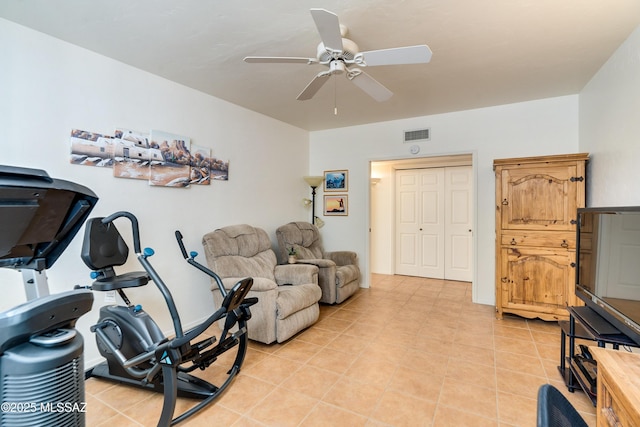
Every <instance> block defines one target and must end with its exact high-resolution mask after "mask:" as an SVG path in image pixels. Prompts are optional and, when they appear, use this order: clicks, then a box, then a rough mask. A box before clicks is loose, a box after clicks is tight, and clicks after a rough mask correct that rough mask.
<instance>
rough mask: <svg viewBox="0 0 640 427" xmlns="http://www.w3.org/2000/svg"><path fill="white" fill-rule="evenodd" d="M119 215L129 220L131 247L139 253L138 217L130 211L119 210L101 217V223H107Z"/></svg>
mask: <svg viewBox="0 0 640 427" xmlns="http://www.w3.org/2000/svg"><path fill="white" fill-rule="evenodd" d="M120 217H125V218H128V219H129V221H131V229H132V231H133V249H134V251H135V253H137V254H139V253H141V252H142V250H141V249H140V229H139V227H138V218H136V217H135V216H134V215H133V214H132V213H131V212H126V211H119V212H116V213H112V214H111V215H109V216H108V217H105V218H102V223H103V224H108V223H110V222H113V221H115V220H116V219H117V218H120Z"/></svg>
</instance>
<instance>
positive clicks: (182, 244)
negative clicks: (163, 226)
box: [176, 230, 189, 259]
mask: <svg viewBox="0 0 640 427" xmlns="http://www.w3.org/2000/svg"><path fill="white" fill-rule="evenodd" d="M176 240H177V241H178V246H180V252H182V256H183V257H184V259H189V255H187V249H185V247H184V242H183V241H182V233H181V232H180V230H176Z"/></svg>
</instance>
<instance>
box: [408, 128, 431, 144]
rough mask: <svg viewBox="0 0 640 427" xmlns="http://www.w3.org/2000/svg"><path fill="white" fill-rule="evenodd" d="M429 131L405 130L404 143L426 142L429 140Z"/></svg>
mask: <svg viewBox="0 0 640 427" xmlns="http://www.w3.org/2000/svg"><path fill="white" fill-rule="evenodd" d="M430 135H431V129H429V128H427V129H417V130H405V131H404V142H405V143H407V142H417V141H428V140H429V139H430Z"/></svg>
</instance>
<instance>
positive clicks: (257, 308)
mask: <svg viewBox="0 0 640 427" xmlns="http://www.w3.org/2000/svg"><path fill="white" fill-rule="evenodd" d="M202 245H203V246H204V253H205V256H206V259H207V264H208V266H209V268H210V269H211V270H213V271H215V272H216V273H217V274H218V275H219V276H220V277H221V278H222V282H223V283H224V286H225V288H226V289H231V288H232V287H233V285H234V284H235V283H236V282H238V280H240V279H242V278H245V277H252V278H253V286H252V287H251V291H249V293H248V295H247V297H257V298H258V303H257V304H255V305H253V306H252V307H251V319H250V320H249V322H248V324H247V327H248V329H249V338H250V339H252V340H256V341H260V342H263V343H265V344H270V343H272V342H274V341H278V342H283V341H285V340H287V339H289V338H291V337H292V336H293V335H295V334H296V333H297V332H299V331H301V330H303V329H305V328H307V327H309V326H311V325H313V324H314V323H315V322H316V321H317V320H318V317H319V315H320V308H319V306H318V300H319V299H320V297H321V296H322V292H321V291H320V287H319V286H318V268H317V267H315V266H313V265H304V264H295V265H277V260H276V254H275V252H274V251H273V250H272V249H271V240H270V239H269V236H268V235H267V233H266V232H265V231H264V230H262V229H260V228H254V227H252V226H250V225H247V224H240V225H232V226H229V227H224V228H221V229H218V230H215V231H213V232H210V233H207V234H205V235H204V237H203V238H202ZM211 291H212V292H213V298H214V301H215V303H216V306H219V305H220V304H221V302H222V295H221V294H220V291H219V289H218V287H217V286H215V285H213V286H212V287H211Z"/></svg>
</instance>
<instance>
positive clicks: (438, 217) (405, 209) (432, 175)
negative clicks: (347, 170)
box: [396, 168, 444, 277]
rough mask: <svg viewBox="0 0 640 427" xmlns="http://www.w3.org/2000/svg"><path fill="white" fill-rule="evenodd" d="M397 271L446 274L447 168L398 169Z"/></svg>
mask: <svg viewBox="0 0 640 427" xmlns="http://www.w3.org/2000/svg"><path fill="white" fill-rule="evenodd" d="M396 195H397V199H396V200H397V203H396V230H397V232H396V249H397V253H396V273H397V274H406V275H410V276H421V277H444V203H443V200H444V169H443V168H433V169H416V170H402V171H398V172H396Z"/></svg>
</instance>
